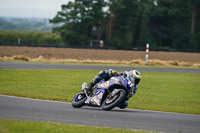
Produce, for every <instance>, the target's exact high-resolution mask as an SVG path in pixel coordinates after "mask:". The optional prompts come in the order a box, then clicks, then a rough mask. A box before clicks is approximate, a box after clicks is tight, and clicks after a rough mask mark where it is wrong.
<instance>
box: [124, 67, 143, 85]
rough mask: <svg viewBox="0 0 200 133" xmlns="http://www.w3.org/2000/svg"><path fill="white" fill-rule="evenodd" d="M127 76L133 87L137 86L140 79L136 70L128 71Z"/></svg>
mask: <svg viewBox="0 0 200 133" xmlns="http://www.w3.org/2000/svg"><path fill="white" fill-rule="evenodd" d="M127 76H128V77H129V80H130V81H131V82H132V84H133V85H134V86H136V85H138V84H139V82H140V80H141V78H142V76H141V74H140V72H139V71H137V70H131V71H129V72H128V74H127Z"/></svg>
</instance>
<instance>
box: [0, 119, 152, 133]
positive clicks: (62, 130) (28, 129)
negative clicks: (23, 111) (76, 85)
mask: <svg viewBox="0 0 200 133" xmlns="http://www.w3.org/2000/svg"><path fill="white" fill-rule="evenodd" d="M0 132H1V133H102V132H103V133H153V132H146V131H133V130H128V129H112V128H102V127H88V126H76V125H64V124H58V123H49V122H28V121H15V120H0Z"/></svg>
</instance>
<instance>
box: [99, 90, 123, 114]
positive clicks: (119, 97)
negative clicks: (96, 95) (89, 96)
mask: <svg viewBox="0 0 200 133" xmlns="http://www.w3.org/2000/svg"><path fill="white" fill-rule="evenodd" d="M124 98H125V92H124V91H123V90H120V91H119V92H117V93H116V94H115V95H114V96H109V95H108V97H107V98H106V99H105V100H104V101H103V103H102V106H101V107H102V109H103V110H111V109H113V108H114V107H116V106H118V105H119V104H120V103H121V102H122V101H123V100H124Z"/></svg>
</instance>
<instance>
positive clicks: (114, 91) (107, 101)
mask: <svg viewBox="0 0 200 133" xmlns="http://www.w3.org/2000/svg"><path fill="white" fill-rule="evenodd" d="M86 86H87V83H86V82H85V83H83V84H82V90H81V91H80V92H79V93H78V94H76V95H75V96H74V98H73V100H72V106H73V107H74V108H81V107H82V106H84V105H85V106H93V107H101V108H102V109H103V110H111V109H113V108H115V107H117V106H119V105H120V104H121V103H122V101H123V100H124V99H125V97H126V95H127V94H128V91H129V90H128V88H129V87H131V86H132V83H131V81H130V80H128V78H126V77H124V75H121V76H116V77H111V78H110V79H109V80H107V81H105V80H104V79H103V80H101V81H100V82H99V83H98V84H96V85H95V86H94V87H93V89H92V90H93V92H92V94H90V96H88V94H87V92H86V91H84V88H85V87H86Z"/></svg>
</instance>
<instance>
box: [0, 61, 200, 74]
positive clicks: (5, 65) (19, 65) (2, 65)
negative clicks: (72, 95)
mask: <svg viewBox="0 0 200 133" xmlns="http://www.w3.org/2000/svg"><path fill="white" fill-rule="evenodd" d="M110 68H112V69H114V70H117V71H127V70H131V69H137V70H139V71H142V72H177V73H200V69H184V68H155V67H125V66H100V65H98V66H96V65H72V64H68V65H67V64H48V63H24V62H0V69H79V70H107V69H110Z"/></svg>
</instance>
